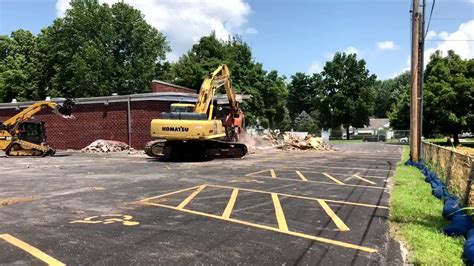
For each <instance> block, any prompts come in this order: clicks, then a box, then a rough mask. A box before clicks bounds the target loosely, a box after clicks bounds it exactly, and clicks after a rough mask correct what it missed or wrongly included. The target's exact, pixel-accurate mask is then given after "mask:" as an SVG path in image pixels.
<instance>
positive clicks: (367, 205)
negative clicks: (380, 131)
mask: <svg viewBox="0 0 474 266" xmlns="http://www.w3.org/2000/svg"><path fill="white" fill-rule="evenodd" d="M292 180H294V179H292ZM308 182H311V181H308ZM205 186H206V187H215V188H225V189H231V190H234V189H238V190H239V191H240V190H242V191H249V192H257V193H265V194H271V193H272V192H268V191H264V190H257V189H250V188H240V187H229V186H222V185H209V184H206V185H205ZM198 187H200V186H194V187H190V188H186V189H181V190H178V191H179V192H183V191H188V190H192V189H196V188H198ZM173 194H177V193H166V194H162V195H158V196H154V197H149V198H145V199H141V200H139V202H141V203H147V202H149V201H150V200H154V199H159V198H163V197H166V196H169V195H173ZM277 194H278V195H280V196H285V197H290V198H298V199H306V200H314V201H317V200H318V199H321V200H324V201H325V202H331V203H339V204H345V205H354V206H359V207H366V208H378V209H387V210H388V207H387V206H381V205H374V204H365V203H359V202H351V201H342V200H332V199H322V198H312V197H307V196H300V195H293V194H286V193H280V192H278V193H277Z"/></svg>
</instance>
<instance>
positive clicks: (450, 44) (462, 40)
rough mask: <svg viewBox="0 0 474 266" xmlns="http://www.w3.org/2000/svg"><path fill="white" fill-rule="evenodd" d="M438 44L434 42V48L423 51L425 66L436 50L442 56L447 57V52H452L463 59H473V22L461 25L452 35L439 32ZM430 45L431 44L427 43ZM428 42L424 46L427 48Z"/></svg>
mask: <svg viewBox="0 0 474 266" xmlns="http://www.w3.org/2000/svg"><path fill="white" fill-rule="evenodd" d="M437 36H438V39H441V40H442V41H440V42H435V46H433V47H430V48H428V49H425V55H424V56H425V64H426V63H428V62H429V59H430V55H431V54H432V53H434V52H435V51H436V50H440V51H441V52H442V53H443V55H447V54H448V51H449V50H453V51H454V52H456V54H458V55H459V56H461V57H462V58H464V59H470V58H474V42H472V40H474V20H470V21H468V22H466V23H462V24H461V25H460V26H459V28H458V30H457V31H455V32H453V33H448V32H441V33H439V34H438V35H437ZM429 43H432V42H429ZM429 43H428V42H427V43H426V44H425V46H428V44H429Z"/></svg>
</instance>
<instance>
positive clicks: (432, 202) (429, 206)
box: [390, 147, 464, 265]
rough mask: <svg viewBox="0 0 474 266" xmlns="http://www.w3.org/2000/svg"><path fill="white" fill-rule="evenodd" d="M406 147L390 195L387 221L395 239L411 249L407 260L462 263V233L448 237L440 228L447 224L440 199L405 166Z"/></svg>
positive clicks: (435, 263)
mask: <svg viewBox="0 0 474 266" xmlns="http://www.w3.org/2000/svg"><path fill="white" fill-rule="evenodd" d="M408 158H409V149H408V147H404V149H403V156H402V160H401V162H399V163H398V165H397V168H396V170H395V175H394V180H395V186H394V188H393V191H392V194H391V198H390V204H391V207H390V223H391V227H392V230H391V231H392V233H393V234H394V237H395V238H396V239H400V240H401V241H403V242H404V243H405V244H406V245H407V248H408V249H409V250H410V262H411V263H414V264H417V265H419V264H423V265H464V262H463V260H462V250H463V245H464V238H463V237H455V238H454V237H448V236H445V235H443V234H442V233H441V232H440V230H441V228H442V227H443V226H445V225H446V224H448V221H447V220H445V219H444V218H443V216H441V211H442V210H443V202H442V201H441V200H438V199H436V198H435V197H434V196H433V195H431V186H430V185H429V184H428V183H426V182H425V181H424V176H423V174H422V173H421V172H420V171H419V170H418V169H416V168H415V167H410V166H405V165H404V163H405V162H406V161H407V160H408Z"/></svg>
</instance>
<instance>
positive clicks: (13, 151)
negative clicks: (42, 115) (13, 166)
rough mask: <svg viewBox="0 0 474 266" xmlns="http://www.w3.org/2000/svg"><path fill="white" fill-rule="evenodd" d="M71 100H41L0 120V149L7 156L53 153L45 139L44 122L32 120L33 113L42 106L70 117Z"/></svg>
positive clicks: (72, 102)
mask: <svg viewBox="0 0 474 266" xmlns="http://www.w3.org/2000/svg"><path fill="white" fill-rule="evenodd" d="M73 106H74V101H73V100H69V99H68V100H65V101H64V102H63V103H62V104H59V103H56V102H51V101H42V102H37V103H34V104H32V105H30V106H28V107H27V108H25V109H24V110H22V111H21V112H19V113H18V114H16V115H14V116H13V117H11V118H9V119H7V120H6V121H4V122H0V150H2V151H4V152H5V154H6V155H7V156H47V155H54V153H55V150H54V149H53V148H51V147H49V146H48V145H47V144H46V143H45V141H46V135H45V129H44V123H41V122H37V121H32V120H31V118H32V117H33V115H34V114H36V113H38V112H39V111H41V110H42V109H43V108H51V109H52V110H53V112H54V113H57V114H59V115H62V116H63V117H66V118H67V117H71V110H72V108H73Z"/></svg>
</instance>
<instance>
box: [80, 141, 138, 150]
mask: <svg viewBox="0 0 474 266" xmlns="http://www.w3.org/2000/svg"><path fill="white" fill-rule="evenodd" d="M130 150H131V148H130V146H128V145H127V144H126V143H123V142H120V141H113V140H103V139H98V140H96V141H94V142H92V143H91V144H89V145H88V146H87V147H85V148H83V149H82V150H81V151H82V152H121V151H130Z"/></svg>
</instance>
